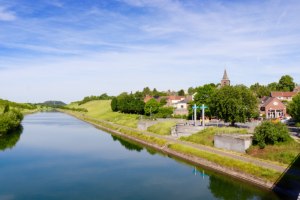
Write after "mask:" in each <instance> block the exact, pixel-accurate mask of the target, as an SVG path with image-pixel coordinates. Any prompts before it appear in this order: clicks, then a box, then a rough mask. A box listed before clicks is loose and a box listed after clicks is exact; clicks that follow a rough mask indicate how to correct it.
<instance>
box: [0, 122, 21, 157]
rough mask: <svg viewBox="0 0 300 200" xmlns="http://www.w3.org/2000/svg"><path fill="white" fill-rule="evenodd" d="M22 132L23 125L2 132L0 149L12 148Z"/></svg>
mask: <svg viewBox="0 0 300 200" xmlns="http://www.w3.org/2000/svg"><path fill="white" fill-rule="evenodd" d="M22 132H23V127H22V126H19V127H18V128H16V130H14V131H11V132H9V133H7V134H4V135H2V136H1V137H0V150H2V151H4V150H5V149H8V148H9V149H12V148H13V147H14V146H15V145H16V143H17V142H18V141H19V139H20V135H21V134H22Z"/></svg>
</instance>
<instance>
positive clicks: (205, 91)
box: [189, 84, 215, 117]
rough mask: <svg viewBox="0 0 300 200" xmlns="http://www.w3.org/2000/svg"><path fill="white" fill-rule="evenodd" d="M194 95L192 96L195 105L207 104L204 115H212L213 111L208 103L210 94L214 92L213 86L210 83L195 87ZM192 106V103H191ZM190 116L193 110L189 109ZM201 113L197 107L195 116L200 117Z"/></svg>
mask: <svg viewBox="0 0 300 200" xmlns="http://www.w3.org/2000/svg"><path fill="white" fill-rule="evenodd" d="M196 92H197V93H196V95H195V97H194V103H196V105H197V106H202V104H204V106H207V108H206V109H205V116H208V117H212V116H214V113H212V112H211V105H210V98H211V95H212V94H213V93H214V92H215V87H214V86H212V85H211V84H205V85H203V86H200V87H198V88H197V89H196ZM193 106H194V105H193ZM189 111H190V116H191V115H192V114H193V113H192V112H193V110H192V109H190V110H189ZM201 113H202V110H200V109H197V117H200V116H201Z"/></svg>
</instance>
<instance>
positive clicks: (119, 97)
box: [117, 92, 128, 101]
mask: <svg viewBox="0 0 300 200" xmlns="http://www.w3.org/2000/svg"><path fill="white" fill-rule="evenodd" d="M127 96H128V93H127V92H123V93H121V94H119V95H118V96H117V99H118V101H120V100H121V99H125V97H127Z"/></svg>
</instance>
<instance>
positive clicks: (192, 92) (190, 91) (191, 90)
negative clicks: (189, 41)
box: [188, 87, 195, 95]
mask: <svg viewBox="0 0 300 200" xmlns="http://www.w3.org/2000/svg"><path fill="white" fill-rule="evenodd" d="M188 93H189V95H192V94H194V93H195V89H194V88H193V87H189V89H188Z"/></svg>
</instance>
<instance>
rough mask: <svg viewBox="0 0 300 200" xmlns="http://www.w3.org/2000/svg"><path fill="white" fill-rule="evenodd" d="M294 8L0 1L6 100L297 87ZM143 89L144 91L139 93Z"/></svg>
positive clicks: (153, 0)
mask: <svg viewBox="0 0 300 200" xmlns="http://www.w3.org/2000/svg"><path fill="white" fill-rule="evenodd" d="M299 10H300V2H299V1H292V0H290V1H265V2H260V1H244V2H239V1H227V0H226V1H198V0H187V1H173V0H115V1H114V0H109V1H97V2H96V1H91V0H87V1H84V2H82V1H78V0H77V1H70V0H53V1H49V0H43V1H38V2H32V1H29V0H22V1H21V0H10V1H8V0H0V24H1V27H2V30H1V33H0V38H1V40H0V52H1V54H0V72H1V79H0V83H1V86H2V87H0V93H1V97H0V98H2V99H7V100H10V101H14V102H22V103H26V102H35V103H41V102H44V101H48V100H52V99H58V100H59V101H62V102H64V103H67V104H68V103H70V102H74V101H79V100H82V99H83V98H84V97H86V96H91V95H95V96H99V95H101V94H103V93H107V95H109V96H117V95H118V94H120V93H122V92H128V93H130V92H131V91H132V92H135V91H137V90H139V91H142V90H143V88H144V87H149V88H150V89H151V90H153V88H156V89H157V90H158V91H167V90H168V89H170V90H171V91H172V90H174V91H179V90H180V89H184V90H187V89H188V88H189V87H198V86H202V85H204V84H209V83H215V84H217V83H220V81H221V79H222V77H223V73H224V69H226V71H227V74H228V77H229V79H230V81H231V85H237V84H244V85H246V86H247V87H250V85H253V84H255V83H257V82H258V83H259V84H260V85H267V84H269V83H272V82H278V81H279V79H280V78H281V77H282V76H284V75H290V76H291V77H292V78H294V82H295V83H297V84H299V83H300V71H299V61H300V56H299V55H300V54H299V53H300V48H299V43H300V31H299V30H300V24H299V22H298V21H297V19H299V17H300V13H299ZM141 85H142V86H141Z"/></svg>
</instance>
